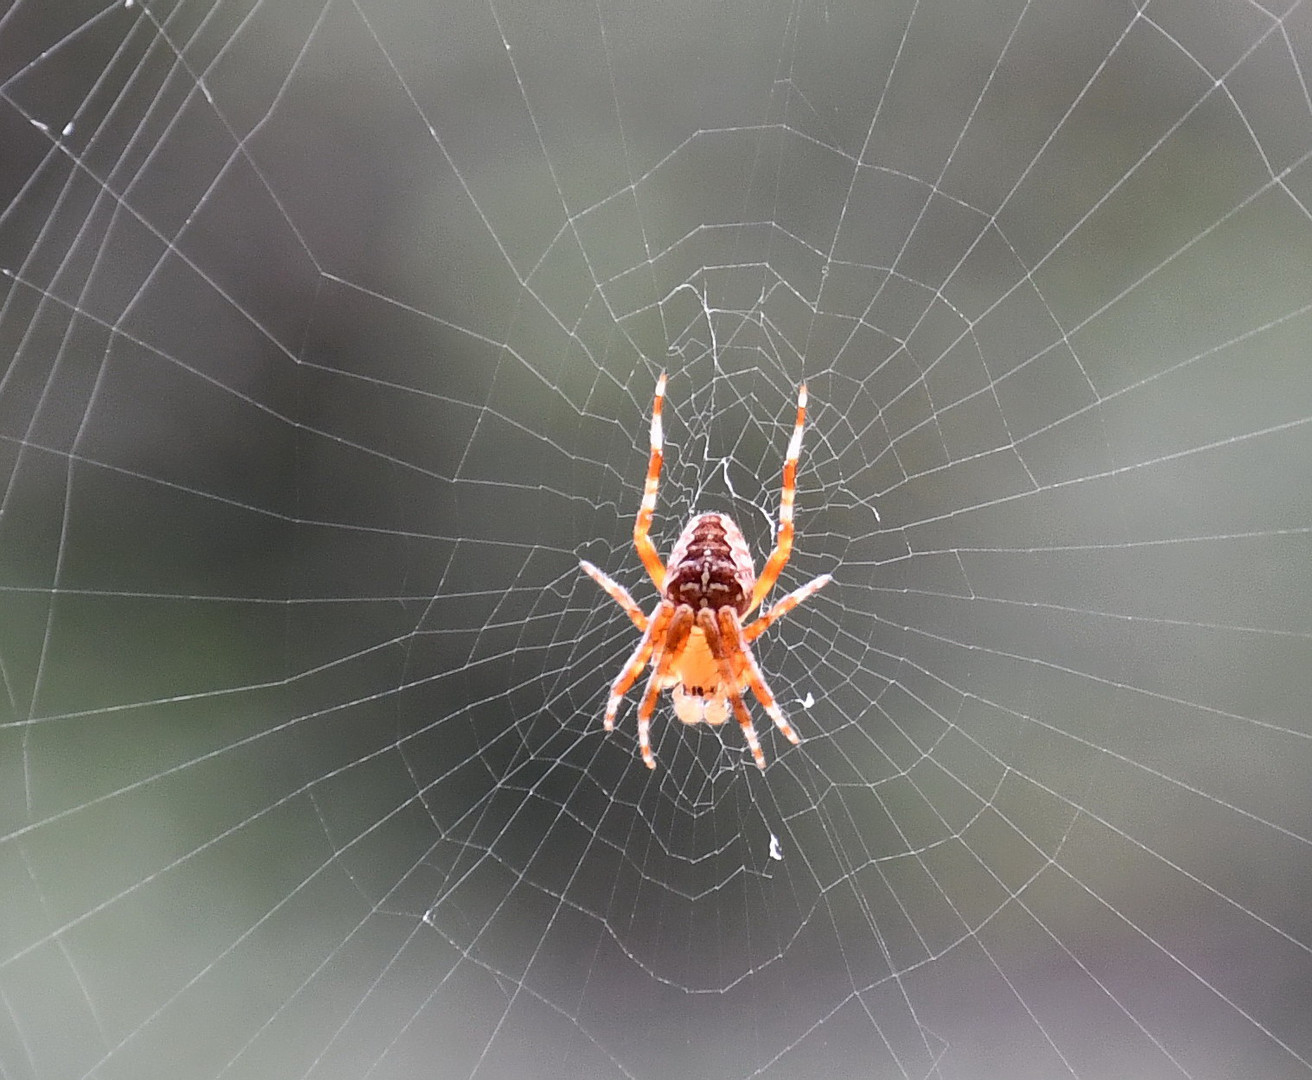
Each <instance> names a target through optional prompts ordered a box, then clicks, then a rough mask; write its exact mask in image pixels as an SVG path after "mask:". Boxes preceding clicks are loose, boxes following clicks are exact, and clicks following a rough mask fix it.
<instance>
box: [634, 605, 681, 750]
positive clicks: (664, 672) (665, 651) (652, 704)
mask: <svg viewBox="0 0 1312 1080" xmlns="http://www.w3.org/2000/svg"><path fill="white" fill-rule="evenodd" d="M668 606H669V605H668V604H662V609H664V608H665V607H668ZM673 612H674V614H673V616H672V617H671V618H670V620H669V627H668V629H667V630H666V632H665V636H664V640H663V641H662V642H661V645H660V652H659V654H658V656H657V658H656V661H655V663H653V664H652V667H651V675H650V677H649V678H648V679H647V692H646V693H645V694H643V695H642V704H641V705H639V706H638V748H639V749H640V750H641V751H642V763H643V764H644V765H646V766H647V768H649V769H654V768H656V758H655V757H654V756H653V755H652V752H651V716H652V713H654V712H655V711H656V700H657V698H659V697H660V693H661V689H662V686H661V684H662V683H663V682H664V680H665V678H666V677H667V676H668V675H669V673H670V670H671V669H672V668H673V667H674V662H675V661H676V660H677V659H678V658H679V655H680V653H682V652H683V649H684V646H686V645H687V644H688V635H689V634H690V633H691V632H692V608H690V607H688V606H687V605H685V604H680V605H679V606H678V607H677V608H674V609H673Z"/></svg>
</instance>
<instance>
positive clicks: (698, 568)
mask: <svg viewBox="0 0 1312 1080" xmlns="http://www.w3.org/2000/svg"><path fill="white" fill-rule="evenodd" d="M755 584H756V569H755V567H754V566H753V565H752V553H751V552H750V551H749V550H748V549H747V541H746V540H744V539H743V534H742V532H741V531H740V530H739V528H738V526H737V525H735V524H734V523H733V522H732V521H731V520H730V519H729V518H728V517H726V516H725V515H724V514H715V513H710V514H699V515H697V517H695V518H693V519H692V520H691V521H690V522H688V525H687V527H686V528H685V529H684V530H683V532H682V534H681V535H680V536H679V539H678V540H677V541H675V544H674V550H673V551H671V552H670V560H669V565H668V567H667V569H666V574H665V597H666V599H668V600H669V601H670V602H671V603H674V604H687V605H688V606H689V607H691V608H692V609H693V610H694V611H696V610H698V609H700V608H711V609H712V610H715V611H718V610H719V609H720V608H722V607H732V608H734V609H735V610H736V611H737V612H738V614H739V615H742V614H744V613H745V612H746V610H747V605H748V602H749V601H750V599H751V595H752V586H753V585H755Z"/></svg>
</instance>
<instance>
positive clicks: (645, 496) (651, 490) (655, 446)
mask: <svg viewBox="0 0 1312 1080" xmlns="http://www.w3.org/2000/svg"><path fill="white" fill-rule="evenodd" d="M664 400H665V372H663V371H662V372H661V377H660V378H659V379H657V380H656V397H655V399H654V400H653V401H652V404H651V458H650V459H649V460H648V462H647V483H646V484H645V485H644V487H643V489H642V505H641V506H639V507H638V518H637V520H636V521H635V522H634V523H633V546H634V547H635V548H637V549H638V558H640V559H641V560H642V565H643V566H645V567H646V568H647V573H649V574H650V575H651V579H652V581H654V582H655V583H656V588H658V589H664V588H665V566H664V564H663V563H662V562H661V557H660V555H659V554H658V553H657V551H656V545H655V544H653V543H652V542H651V536H650V535H649V534H650V532H651V519H652V515H653V514H655V512H656V488H657V486H658V485H659V484H660V479H661V457H662V455H661V446H662V444H663V442H664V432H663V431H662V430H661V403H662V402H663V401H664Z"/></svg>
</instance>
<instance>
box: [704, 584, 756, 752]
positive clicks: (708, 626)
mask: <svg viewBox="0 0 1312 1080" xmlns="http://www.w3.org/2000/svg"><path fill="white" fill-rule="evenodd" d="M720 610H721V611H730V612H732V611H733V608H721V609H720ZM697 625H698V626H700V627H701V629H702V633H703V634H705V635H706V644H707V645H709V646H710V649H711V655H712V656H713V657H715V660H716V662H717V663H718V664H719V665H720V687H721V689H722V690H724V691H725V693H726V696H727V697H728V698H729V704H730V705H732V706H733V714H734V716H735V717H737V718H738V726H739V727H740V728H742V729H743V738H744V739H746V740H747V745H748V747H749V748H750V749H751V751H752V757H754V758H755V759H756V767H757V768H758V769H760V770H761V772H765V752H764V751H763V750H762V749H761V740H760V739H758V738H757V737H756V728H755V727H754V726H753V724H752V714H751V713H749V712H748V711H747V706H746V705H744V704H743V696H742V694H741V693H739V691H738V684H739V679H738V678H737V676H736V673H735V672H734V670H733V661H732V660H730V658H729V651H728V649H727V648H726V646H725V642H724V639H723V637H721V634H720V624H719V623H717V622H716V621H715V613H714V612H713V611H711V609H710V608H702V609H701V610H699V611H698V612H697Z"/></svg>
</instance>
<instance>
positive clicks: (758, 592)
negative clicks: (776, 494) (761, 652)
mask: <svg viewBox="0 0 1312 1080" xmlns="http://www.w3.org/2000/svg"><path fill="white" fill-rule="evenodd" d="M805 424H806V383H802V385H801V386H799V387H798V388H797V423H796V424H795V425H794V426H793V437H792V438H791V439H789V440H788V456H787V457H785V458H784V479H783V491H782V493H781V495H780V499H779V533H778V536H777V537H776V538H775V543H774V550H773V551H772V552H770V558H769V559H767V560H766V563H765V566H764V567H763V568H762V570H761V576H760V577H759V578H757V579H756V588H754V589H753V590H752V598H751V601H750V603H748V605H747V610H746V611H744V612H743V614H744V615H746V614H748V612H752V611H755V610H756V608H757V607H758V606H759V605H760V603H761V601H762V600H764V599H765V594H766V593H768V592H769V591H770V589H771V587H772V586H773V585H774V583H775V581H776V580H778V577H779V573H780V571H782V570H783V568H784V564H786V563H787V562H788V556H789V554H791V552H792V550H793V499H794V497H795V496H796V494H797V459H798V458H799V457H801V455H802V427H803V426H804V425H805Z"/></svg>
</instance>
